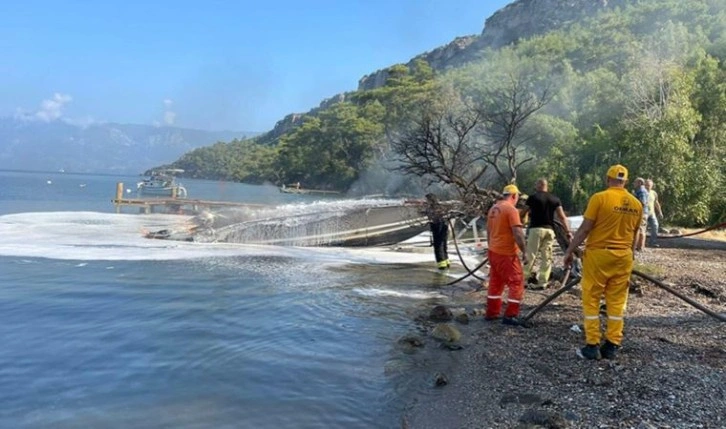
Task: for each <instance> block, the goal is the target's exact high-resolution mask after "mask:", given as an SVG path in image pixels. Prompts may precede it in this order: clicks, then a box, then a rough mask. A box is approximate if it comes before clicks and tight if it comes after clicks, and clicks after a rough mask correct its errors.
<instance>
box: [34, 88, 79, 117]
mask: <svg viewBox="0 0 726 429" xmlns="http://www.w3.org/2000/svg"><path fill="white" fill-rule="evenodd" d="M71 101H73V97H71V96H70V95H68V94H61V93H58V92H56V93H55V94H53V98H50V99H47V100H43V102H42V103H40V110H38V111H37V112H35V117H36V118H38V119H40V120H41V121H45V122H50V121H54V120H56V119H58V118H60V117H61V116H63V106H65V105H66V104H68V103H70V102H71Z"/></svg>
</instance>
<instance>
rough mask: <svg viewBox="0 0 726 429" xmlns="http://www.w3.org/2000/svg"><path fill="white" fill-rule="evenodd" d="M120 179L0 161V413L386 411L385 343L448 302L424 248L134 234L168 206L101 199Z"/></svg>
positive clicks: (215, 423)
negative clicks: (152, 209) (149, 211)
mask: <svg viewBox="0 0 726 429" xmlns="http://www.w3.org/2000/svg"><path fill="white" fill-rule="evenodd" d="M48 180H50V181H51V184H48V183H47V181H48ZM138 180H139V178H138V177H114V176H92V175H74V174H59V173H24V172H7V171H4V172H3V171H0V338H2V340H3V347H1V348H0V386H1V387H0V404H2V405H0V407H1V408H2V412H0V427H17V428H49V427H53V428H77V427H104V428H105V427H118V428H122V427H123V428H127V427H142V428H161V427H164V428H169V427H174V428H202V427H205V428H206V427H215V428H227V427H229V428H240V427H260V428H280V427H291V428H329V427H346V428H356V427H360V428H366V427H382V428H384V427H398V426H400V416H401V411H402V408H403V407H404V406H405V405H406V402H405V401H406V395H407V393H408V392H409V390H410V389H421V388H423V387H422V386H420V385H416V384H415V383H407V382H406V380H407V377H408V375H407V374H408V371H409V370H410V369H411V368H410V365H411V363H410V362H408V363H407V361H406V357H405V356H402V355H401V352H400V350H398V349H397V348H396V346H395V343H396V340H397V339H398V338H400V337H401V336H402V335H405V334H407V333H410V332H412V331H414V330H415V329H416V326H415V324H414V322H413V321H412V320H413V315H414V314H415V313H416V312H417V311H425V309H426V308H429V307H430V305H431V304H433V303H437V302H445V301H446V300H447V299H448V298H447V297H445V296H443V295H442V294H441V293H440V292H439V290H438V289H437V287H436V284H440V283H441V282H442V280H441V278H440V277H439V276H438V274H435V273H434V274H432V272H431V270H429V269H428V268H429V265H430V260H431V259H432V256H431V255H430V254H429V253H427V252H425V253H418V254H417V253H413V254H396V253H393V252H388V251H386V250H383V249H323V248H321V249H310V248H307V249H304V248H276V247H263V246H244V245H226V244H225V245H219V244H199V243H174V242H164V241H158V240H147V239H144V238H142V234H141V232H140V231H142V230H143V229H144V228H149V227H152V226H154V227H157V226H159V225H164V224H166V223H170V222H175V221H176V220H175V219H174V218H175V217H174V216H168V215H138V214H115V213H113V211H114V208H113V206H112V204H111V198H113V192H114V189H115V183H116V182H118V181H122V182H124V183H125V184H126V187H129V188H133V187H135V182H136V181H138ZM183 182H184V185H185V186H186V187H187V189H188V190H189V194H190V197H192V198H208V199H228V200H237V201H246V202H254V203H283V202H284V203H293V204H295V203H299V204H305V203H306V202H309V200H305V198H304V197H301V196H294V195H292V196H291V195H286V194H280V193H279V192H278V191H277V189H275V188H274V187H264V186H247V185H241V184H231V183H218V182H207V181H190V180H185V181H183ZM81 185H83V186H81Z"/></svg>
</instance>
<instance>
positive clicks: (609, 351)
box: [600, 341, 620, 359]
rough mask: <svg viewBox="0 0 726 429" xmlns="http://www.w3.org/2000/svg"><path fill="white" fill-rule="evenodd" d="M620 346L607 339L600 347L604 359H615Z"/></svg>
mask: <svg viewBox="0 0 726 429" xmlns="http://www.w3.org/2000/svg"><path fill="white" fill-rule="evenodd" d="M619 348H620V346H619V345H617V344H615V343H611V342H610V341H605V344H603V345H602V347H600V355H601V356H602V357H603V359H615V356H616V355H617V354H618V349H619Z"/></svg>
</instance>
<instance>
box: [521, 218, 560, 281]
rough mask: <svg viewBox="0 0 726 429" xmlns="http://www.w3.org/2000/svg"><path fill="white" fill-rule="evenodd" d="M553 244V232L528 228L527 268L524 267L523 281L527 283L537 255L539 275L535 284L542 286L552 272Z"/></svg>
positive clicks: (546, 229)
mask: <svg viewBox="0 0 726 429" xmlns="http://www.w3.org/2000/svg"><path fill="white" fill-rule="evenodd" d="M554 242H555V231H554V230H552V229H550V228H529V230H527V266H526V267H524V279H525V281H527V279H528V278H529V276H530V275H531V274H532V268H534V260H535V256H537V254H539V259H540V261H539V273H538V274H537V284H538V285H539V286H544V285H546V284H547V281H548V280H549V279H550V273H551V272H552V261H553V259H552V245H553V244H554Z"/></svg>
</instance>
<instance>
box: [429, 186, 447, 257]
mask: <svg viewBox="0 0 726 429" xmlns="http://www.w3.org/2000/svg"><path fill="white" fill-rule="evenodd" d="M426 216H427V217H428V218H429V223H430V226H431V237H432V240H433V246H434V256H435V257H436V266H437V267H438V269H440V270H445V269H447V268H449V267H450V266H451V262H449V253H448V250H447V246H446V243H447V241H448V240H449V224H448V222H447V221H446V208H445V207H444V206H442V205H441V203H440V202H439V199H438V198H437V197H436V195H434V194H426Z"/></svg>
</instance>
